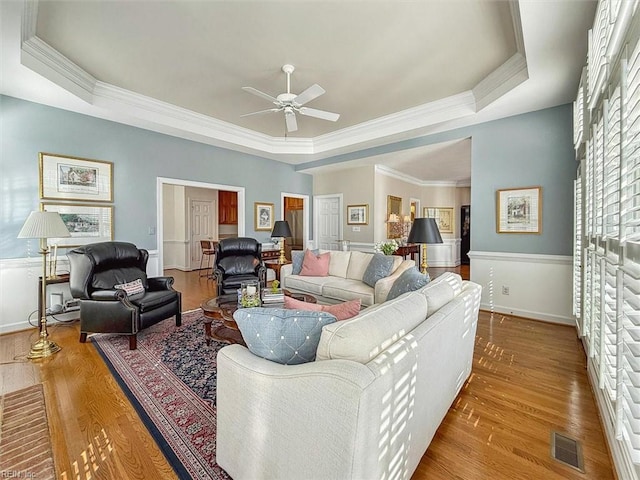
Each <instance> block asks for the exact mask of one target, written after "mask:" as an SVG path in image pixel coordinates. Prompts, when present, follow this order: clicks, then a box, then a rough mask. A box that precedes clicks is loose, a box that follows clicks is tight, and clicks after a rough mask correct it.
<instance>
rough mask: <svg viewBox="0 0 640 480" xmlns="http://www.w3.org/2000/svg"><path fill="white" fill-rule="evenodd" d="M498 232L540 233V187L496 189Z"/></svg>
mask: <svg viewBox="0 0 640 480" xmlns="http://www.w3.org/2000/svg"><path fill="white" fill-rule="evenodd" d="M496 230H497V232H498V233H538V234H539V233H542V187H524V188H505V189H502V190H497V191H496Z"/></svg>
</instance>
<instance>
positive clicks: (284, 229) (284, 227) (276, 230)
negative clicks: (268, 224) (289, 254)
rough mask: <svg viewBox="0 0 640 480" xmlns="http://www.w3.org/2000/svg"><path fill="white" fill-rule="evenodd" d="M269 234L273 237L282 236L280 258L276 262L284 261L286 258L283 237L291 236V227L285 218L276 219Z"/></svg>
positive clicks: (281, 262)
mask: <svg viewBox="0 0 640 480" xmlns="http://www.w3.org/2000/svg"><path fill="white" fill-rule="evenodd" d="M271 236H272V237H275V238H277V237H281V238H282V240H281V241H280V258H279V259H278V263H280V264H284V263H286V262H287V259H286V258H285V256H284V239H285V237H291V229H290V228H289V223H288V222H287V221H286V220H276V223H275V224H274V225H273V231H272V232H271Z"/></svg>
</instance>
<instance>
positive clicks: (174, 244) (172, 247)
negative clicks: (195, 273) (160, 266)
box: [162, 240, 191, 272]
mask: <svg viewBox="0 0 640 480" xmlns="http://www.w3.org/2000/svg"><path fill="white" fill-rule="evenodd" d="M162 245H163V249H162V254H163V255H164V268H175V269H177V270H182V271H183V272H188V271H190V270H191V268H190V262H189V241H188V240H165V241H164V242H162Z"/></svg>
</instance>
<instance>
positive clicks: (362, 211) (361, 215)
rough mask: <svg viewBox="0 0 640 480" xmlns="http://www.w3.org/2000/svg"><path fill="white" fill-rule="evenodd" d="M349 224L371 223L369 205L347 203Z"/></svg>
mask: <svg viewBox="0 0 640 480" xmlns="http://www.w3.org/2000/svg"><path fill="white" fill-rule="evenodd" d="M347 225H369V205H368V204H367V205H347Z"/></svg>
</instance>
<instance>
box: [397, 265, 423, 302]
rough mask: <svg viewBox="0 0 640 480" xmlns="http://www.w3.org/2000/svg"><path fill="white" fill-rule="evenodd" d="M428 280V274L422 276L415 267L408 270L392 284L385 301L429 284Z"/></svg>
mask: <svg viewBox="0 0 640 480" xmlns="http://www.w3.org/2000/svg"><path fill="white" fill-rule="evenodd" d="M430 280H431V278H430V277H429V274H428V273H427V274H425V275H423V274H422V273H420V270H418V268H417V267H411V268H408V269H406V270H405V271H404V272H402V273H401V274H400V276H399V277H398V278H396V280H395V282H393V285H392V286H391V289H390V290H389V294H388V295H387V300H392V299H394V298H396V297H399V296H400V295H402V294H403V293H407V292H413V291H414V290H418V289H419V288H422V287H424V286H425V285H426V284H427V283H429V281H430Z"/></svg>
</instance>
